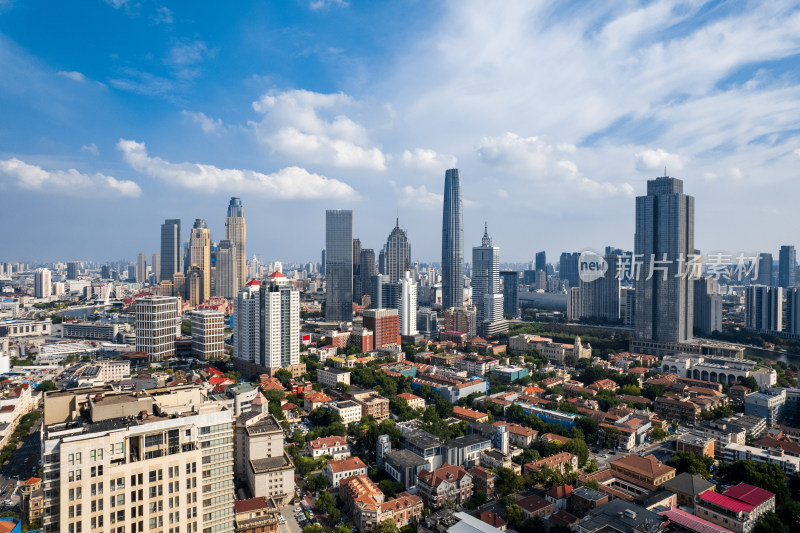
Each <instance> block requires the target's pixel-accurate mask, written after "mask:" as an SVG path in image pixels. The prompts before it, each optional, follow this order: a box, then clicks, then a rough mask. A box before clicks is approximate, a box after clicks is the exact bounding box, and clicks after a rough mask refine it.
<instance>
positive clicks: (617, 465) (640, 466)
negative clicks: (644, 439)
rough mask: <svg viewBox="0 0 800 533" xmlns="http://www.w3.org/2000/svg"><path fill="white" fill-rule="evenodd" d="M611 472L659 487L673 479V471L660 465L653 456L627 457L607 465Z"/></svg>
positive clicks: (669, 467)
mask: <svg viewBox="0 0 800 533" xmlns="http://www.w3.org/2000/svg"><path fill="white" fill-rule="evenodd" d="M609 466H610V467H611V470H612V472H619V473H620V474H623V475H626V476H628V477H630V478H633V479H635V480H639V481H644V482H645V483H648V484H650V485H655V486H659V485H662V484H663V483H664V482H666V481H669V480H670V479H672V478H674V477H675V469H674V468H672V467H671V466H667V465H665V464H662V463H661V462H660V461H659V460H658V459H656V457H655V455H645V456H640V455H628V456H626V457H623V458H621V459H617V460H615V461H611V462H610V463H609Z"/></svg>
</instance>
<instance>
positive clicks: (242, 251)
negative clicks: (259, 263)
mask: <svg viewBox="0 0 800 533" xmlns="http://www.w3.org/2000/svg"><path fill="white" fill-rule="evenodd" d="M225 239H226V240H228V241H230V242H231V244H232V245H233V247H234V250H233V258H234V265H233V272H234V274H235V275H236V279H235V280H234V284H235V285H236V290H235V291H234V292H233V294H231V295H230V296H229V297H230V298H233V297H235V296H236V292H238V290H239V288H240V287H241V286H243V285H244V284H245V283H247V225H246V224H245V222H244V207H242V200H241V199H240V198H231V201H230V203H229V204H228V217H227V218H226V219H225ZM227 297H228V296H226V298H227Z"/></svg>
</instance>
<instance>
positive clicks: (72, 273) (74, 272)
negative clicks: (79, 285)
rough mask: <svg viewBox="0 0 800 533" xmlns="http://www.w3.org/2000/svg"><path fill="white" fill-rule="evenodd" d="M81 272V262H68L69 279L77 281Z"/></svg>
mask: <svg viewBox="0 0 800 533" xmlns="http://www.w3.org/2000/svg"><path fill="white" fill-rule="evenodd" d="M80 271H81V263H80V261H67V279H68V280H71V281H72V280H77V279H78V276H79V275H80Z"/></svg>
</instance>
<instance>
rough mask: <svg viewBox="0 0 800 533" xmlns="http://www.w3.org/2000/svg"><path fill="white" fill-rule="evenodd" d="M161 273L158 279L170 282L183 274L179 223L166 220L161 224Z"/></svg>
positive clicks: (173, 220) (174, 220) (175, 220)
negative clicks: (175, 276) (174, 277)
mask: <svg viewBox="0 0 800 533" xmlns="http://www.w3.org/2000/svg"><path fill="white" fill-rule="evenodd" d="M160 268H161V272H160V275H159V279H160V280H162V281H172V277H173V276H174V275H175V274H177V273H179V272H180V273H183V250H181V221H180V220H178V219H168V220H165V221H164V223H163V224H161V264H160Z"/></svg>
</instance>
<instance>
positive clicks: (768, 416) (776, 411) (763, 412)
mask: <svg viewBox="0 0 800 533" xmlns="http://www.w3.org/2000/svg"><path fill="white" fill-rule="evenodd" d="M785 405H786V390H785V389H765V390H763V391H760V392H754V393H751V394H748V395H747V396H745V397H744V414H746V415H751V416H757V417H761V418H763V419H764V420H765V421H766V423H767V427H770V428H774V427H775V426H777V425H778V424H779V423H780V422H781V421H782V419H783V411H784V408H785Z"/></svg>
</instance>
